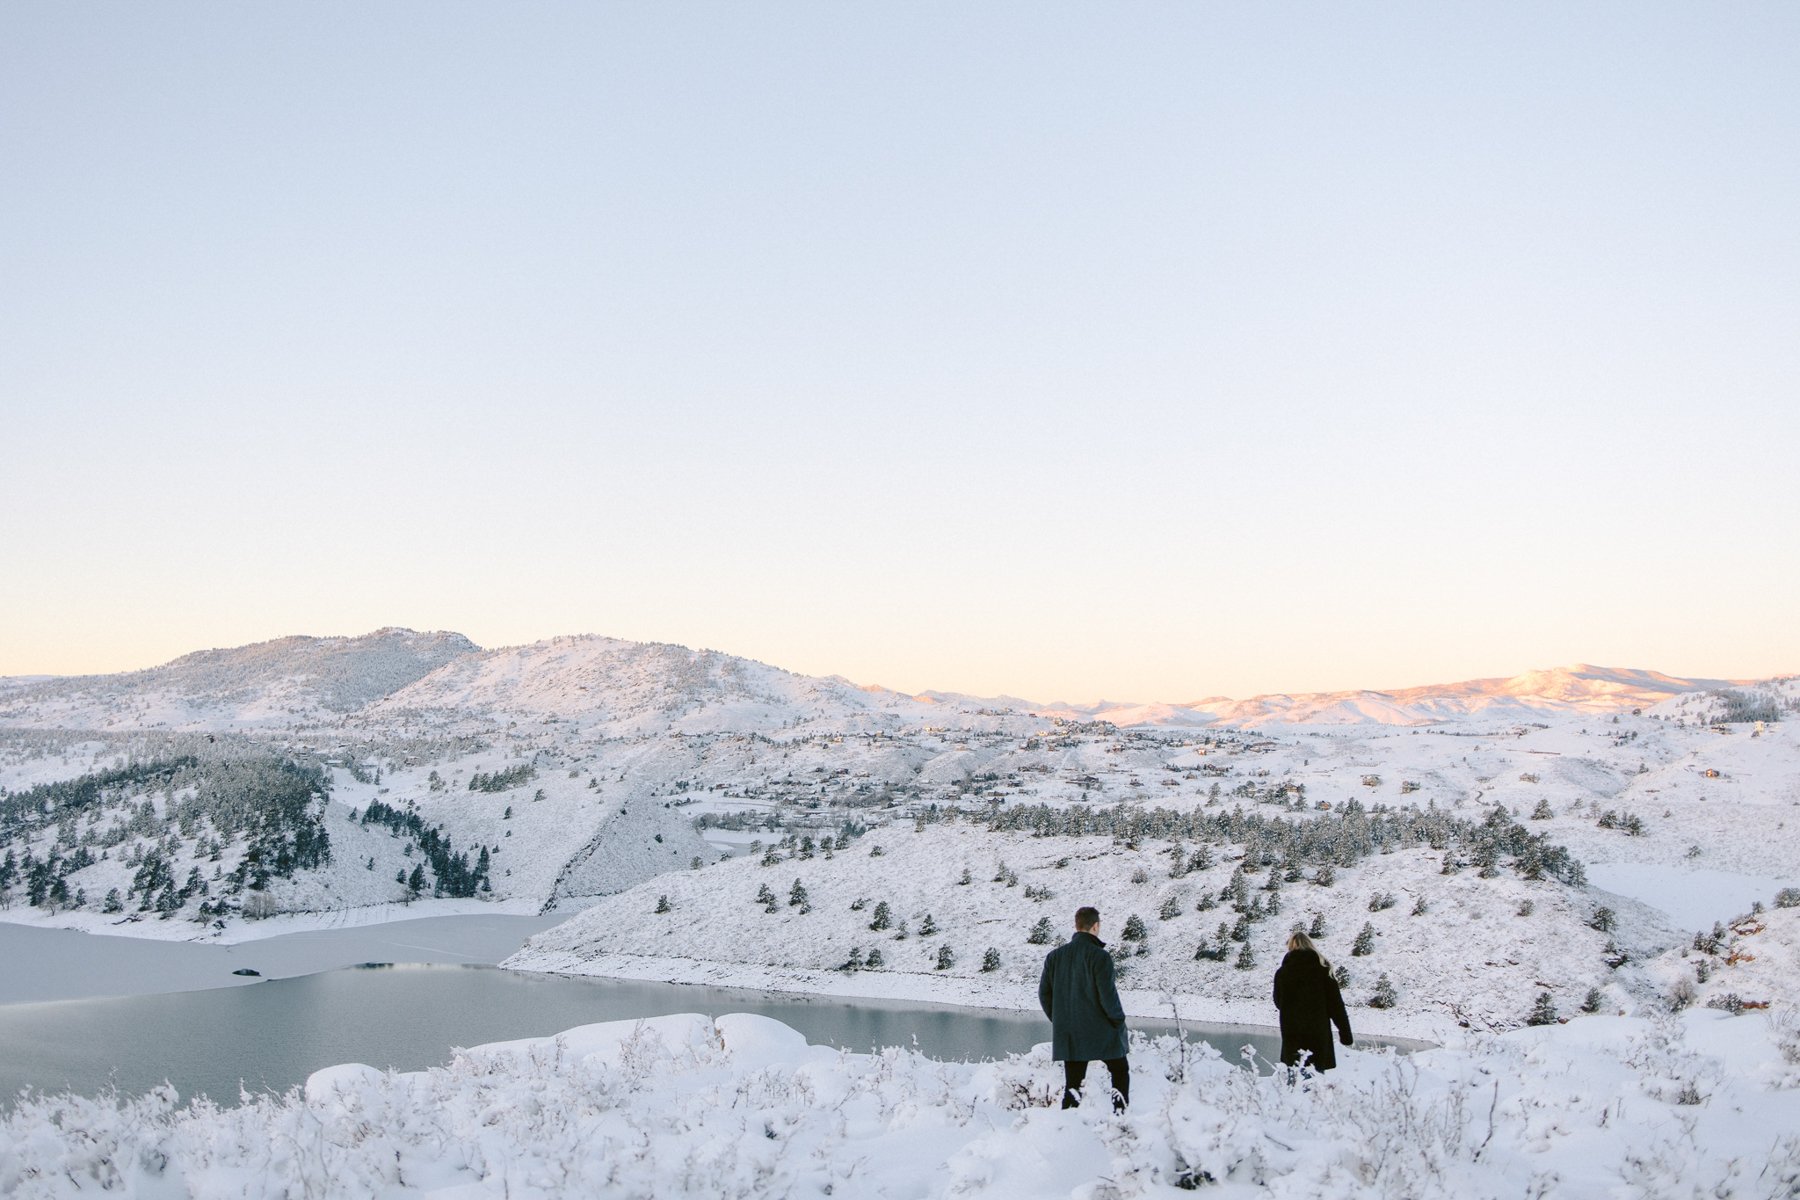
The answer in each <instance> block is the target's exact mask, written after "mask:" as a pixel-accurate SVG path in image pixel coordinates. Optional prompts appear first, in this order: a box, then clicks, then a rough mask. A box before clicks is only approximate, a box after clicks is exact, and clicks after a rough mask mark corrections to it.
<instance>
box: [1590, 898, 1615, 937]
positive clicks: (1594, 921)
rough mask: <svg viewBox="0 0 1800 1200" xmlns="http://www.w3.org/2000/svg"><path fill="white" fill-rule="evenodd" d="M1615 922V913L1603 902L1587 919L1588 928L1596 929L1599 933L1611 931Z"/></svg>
mask: <svg viewBox="0 0 1800 1200" xmlns="http://www.w3.org/2000/svg"><path fill="white" fill-rule="evenodd" d="M1617 924H1618V916H1617V914H1615V913H1614V912H1613V910H1612V909H1610V908H1608V907H1606V906H1605V905H1604V904H1603V905H1601V906H1600V907H1599V908H1596V909H1595V910H1594V915H1593V916H1592V917H1591V918H1589V920H1588V928H1590V929H1598V930H1599V931H1600V932H1601V933H1611V932H1612V931H1613V926H1615V925H1617Z"/></svg>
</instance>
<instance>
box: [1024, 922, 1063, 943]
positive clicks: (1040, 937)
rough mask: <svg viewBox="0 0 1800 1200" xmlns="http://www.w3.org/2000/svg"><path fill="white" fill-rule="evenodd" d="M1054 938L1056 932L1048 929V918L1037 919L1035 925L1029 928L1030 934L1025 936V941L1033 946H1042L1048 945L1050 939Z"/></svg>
mask: <svg viewBox="0 0 1800 1200" xmlns="http://www.w3.org/2000/svg"><path fill="white" fill-rule="evenodd" d="M1055 936H1056V931H1055V930H1054V929H1052V928H1051V927H1050V918H1049V917H1039V918H1038V919H1037V924H1036V925H1033V926H1032V927H1031V933H1030V934H1028V935H1027V936H1026V938H1025V940H1026V941H1027V942H1029V943H1030V944H1031V945H1033V946H1044V945H1048V944H1049V942H1050V939H1051V938H1053V937H1055Z"/></svg>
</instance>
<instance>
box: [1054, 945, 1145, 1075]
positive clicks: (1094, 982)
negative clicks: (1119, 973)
mask: <svg viewBox="0 0 1800 1200" xmlns="http://www.w3.org/2000/svg"><path fill="white" fill-rule="evenodd" d="M1038 1003H1039V1004H1041V1005H1043V1006H1044V1015H1045V1016H1046V1017H1049V1018H1050V1056H1051V1057H1052V1058H1054V1059H1056V1060H1057V1061H1058V1062H1092V1061H1093V1060H1095V1059H1109V1058H1124V1057H1125V1054H1126V1040H1125V1009H1124V1007H1123V1006H1122V1005H1121V1004H1120V1003H1119V989H1118V987H1117V986H1116V985H1115V984H1114V983H1113V961H1112V955H1110V954H1108V953H1107V952H1106V943H1105V942H1103V941H1101V940H1100V939H1099V938H1097V937H1095V936H1094V935H1093V934H1091V933H1082V932H1079V931H1078V932H1077V933H1076V934H1075V936H1074V937H1072V938H1070V939H1069V940H1068V941H1066V942H1064V943H1063V944H1062V945H1060V946H1058V947H1057V948H1056V949H1054V950H1052V951H1051V952H1050V953H1049V954H1047V955H1045V956H1044V973H1043V975H1042V976H1041V977H1040V978H1039V979H1038Z"/></svg>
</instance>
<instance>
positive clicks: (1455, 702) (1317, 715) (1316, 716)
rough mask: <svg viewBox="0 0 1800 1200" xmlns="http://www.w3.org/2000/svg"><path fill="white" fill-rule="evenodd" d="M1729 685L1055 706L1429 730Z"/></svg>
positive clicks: (1535, 679) (1259, 723) (1609, 671)
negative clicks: (1465, 721) (1442, 724)
mask: <svg viewBox="0 0 1800 1200" xmlns="http://www.w3.org/2000/svg"><path fill="white" fill-rule="evenodd" d="M1729 686H1730V682H1729V681H1727V680H1721V679H1677V678H1675V677H1673V676H1670V675H1663V674H1660V673H1659V672H1656V671H1632V670H1619V669H1616V668H1612V667H1596V666H1592V665H1589V664H1587V663H1579V664H1577V665H1575V666H1572V667H1558V668H1555V669H1553V670H1543V671H1528V672H1526V673H1525V674H1523V675H1515V676H1512V677H1511V678H1505V679H1471V680H1467V681H1465V682H1463V683H1443V684H1431V685H1428V686H1425V687H1412V688H1401V689H1398V690H1396V691H1388V692H1374V691H1355V692H1313V693H1305V694H1301V695H1296V696H1288V695H1269V696H1255V697H1252V698H1250V699H1248V700H1231V699H1227V698H1225V697H1222V696H1215V697H1213V698H1211V699H1207V700H1196V701H1193V702H1191V703H1187V704H1100V705H1091V706H1085V707H1076V706H1060V707H1062V708H1064V709H1066V710H1067V711H1070V712H1072V713H1079V714H1080V715H1082V716H1084V717H1086V718H1088V719H1091V720H1103V721H1110V722H1112V723H1113V724H1115V725H1121V726H1131V725H1200V726H1228V727H1232V728H1244V727H1250V726H1255V727H1263V726H1267V725H1273V724H1282V725H1356V724H1379V725H1428V724H1432V723H1436V722H1443V721H1454V720H1457V719H1459V718H1464V717H1482V718H1486V719H1490V720H1501V721H1523V720H1535V719H1539V718H1541V717H1542V716H1544V715H1546V714H1549V715H1568V714H1575V713H1583V714H1594V715H1611V714H1613V713H1618V712H1626V711H1629V710H1631V709H1644V708H1649V707H1651V706H1652V705H1655V704H1660V703H1662V702H1664V701H1666V700H1669V699H1670V698H1672V697H1675V696H1680V695H1686V694H1690V693H1695V692H1704V691H1708V690H1712V689H1718V688H1725V687H1729Z"/></svg>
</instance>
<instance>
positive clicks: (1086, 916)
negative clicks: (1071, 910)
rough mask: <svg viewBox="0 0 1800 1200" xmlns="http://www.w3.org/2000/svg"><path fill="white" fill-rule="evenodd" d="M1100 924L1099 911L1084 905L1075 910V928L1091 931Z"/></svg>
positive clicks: (1091, 906) (1089, 905)
mask: <svg viewBox="0 0 1800 1200" xmlns="http://www.w3.org/2000/svg"><path fill="white" fill-rule="evenodd" d="M1099 923H1100V910H1099V909H1097V908H1095V907H1094V906H1093V905H1091V904H1084V905H1082V906H1081V907H1080V908H1078V909H1076V910H1075V928H1077V929H1092V928H1093V927H1094V926H1096V925H1098V924H1099Z"/></svg>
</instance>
